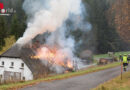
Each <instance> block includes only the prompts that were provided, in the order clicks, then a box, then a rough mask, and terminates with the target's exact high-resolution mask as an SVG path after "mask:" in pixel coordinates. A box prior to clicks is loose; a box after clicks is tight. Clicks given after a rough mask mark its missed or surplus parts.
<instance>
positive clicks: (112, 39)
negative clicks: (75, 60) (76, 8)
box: [0, 0, 130, 54]
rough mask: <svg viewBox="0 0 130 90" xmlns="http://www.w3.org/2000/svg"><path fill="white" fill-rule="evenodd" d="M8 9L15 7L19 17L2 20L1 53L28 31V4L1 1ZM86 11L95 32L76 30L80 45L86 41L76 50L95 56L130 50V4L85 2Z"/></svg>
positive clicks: (18, 0)
mask: <svg viewBox="0 0 130 90" xmlns="http://www.w3.org/2000/svg"><path fill="white" fill-rule="evenodd" d="M0 2H2V3H4V5H5V7H11V8H14V9H15V10H16V13H14V14H12V15H11V16H9V17H8V16H0V50H2V48H3V46H5V38H7V37H9V36H12V35H13V36H15V40H17V39H18V38H19V37H21V36H22V35H23V33H24V32H25V29H26V27H27V18H29V16H27V15H26V14H25V12H24V10H23V9H22V4H23V2H24V0H8V1H7V0H0ZM83 3H84V5H85V8H86V12H87V14H88V15H86V18H85V20H87V21H88V22H90V24H91V25H92V28H91V30H90V31H88V32H86V33H84V32H82V31H81V30H78V29H77V30H74V31H73V30H72V31H70V32H71V34H72V35H73V36H74V38H75V40H76V42H79V41H80V40H82V41H83V43H82V44H80V45H79V46H80V47H75V48H76V50H78V51H79V52H78V53H80V52H82V51H83V50H85V49H89V50H91V51H93V53H96V54H100V53H107V52H109V51H111V52H118V51H128V50H130V47H129V46H130V25H129V23H130V15H129V7H130V5H129V0H83Z"/></svg>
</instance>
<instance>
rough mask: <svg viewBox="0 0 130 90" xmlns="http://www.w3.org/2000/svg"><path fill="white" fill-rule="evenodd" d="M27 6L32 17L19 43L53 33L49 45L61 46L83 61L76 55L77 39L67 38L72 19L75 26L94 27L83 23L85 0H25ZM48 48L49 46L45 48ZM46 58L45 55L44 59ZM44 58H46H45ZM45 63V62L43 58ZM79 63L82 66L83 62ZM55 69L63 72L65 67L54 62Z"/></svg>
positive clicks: (73, 58) (69, 56)
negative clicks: (83, 0) (83, 1)
mask: <svg viewBox="0 0 130 90" xmlns="http://www.w3.org/2000/svg"><path fill="white" fill-rule="evenodd" d="M23 8H24V10H25V12H26V14H27V15H28V17H29V20H28V25H27V29H26V31H25V33H24V35H23V37H21V38H20V39H19V40H18V41H17V43H18V44H21V45H24V44H26V43H28V42H29V41H31V40H32V39H33V38H35V37H36V36H37V35H38V34H43V33H45V32H47V31H48V32H51V35H50V36H49V37H48V38H47V40H46V43H45V44H47V45H49V46H58V47H59V49H58V52H60V53H67V54H68V56H67V57H68V58H70V59H71V60H72V62H73V61H76V62H80V59H78V58H77V57H75V55H74V54H73V52H74V50H75V49H74V47H75V40H74V39H73V37H72V36H68V37H67V38H66V36H65V35H66V33H65V32H66V30H67V27H66V23H65V21H66V20H67V19H69V20H70V21H71V22H72V23H73V26H72V27H71V26H70V28H71V29H77V28H80V29H82V30H90V29H91V25H90V24H89V23H88V22H85V23H83V22H82V21H83V19H84V15H83V11H82V10H84V7H83V4H82V1H81V0H25V1H24V4H23ZM43 48H45V47H43ZM41 59H42V58H41ZM43 60H44V59H43ZM43 63H45V62H44V61H43ZM79 66H82V65H81V64H80V65H79ZM51 69H55V71H56V72H62V71H63V70H64V68H59V66H55V65H53V66H52V67H51Z"/></svg>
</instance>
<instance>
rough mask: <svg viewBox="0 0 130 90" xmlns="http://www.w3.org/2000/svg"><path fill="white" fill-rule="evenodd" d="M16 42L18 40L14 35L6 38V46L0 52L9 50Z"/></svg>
mask: <svg viewBox="0 0 130 90" xmlns="http://www.w3.org/2000/svg"><path fill="white" fill-rule="evenodd" d="M15 42H16V40H15V37H14V36H10V37H8V38H5V46H4V47H3V48H2V50H1V51H0V54H2V53H4V52H5V51H6V50H8V49H9V48H10V47H11V46H12V45H13V44H14V43H15Z"/></svg>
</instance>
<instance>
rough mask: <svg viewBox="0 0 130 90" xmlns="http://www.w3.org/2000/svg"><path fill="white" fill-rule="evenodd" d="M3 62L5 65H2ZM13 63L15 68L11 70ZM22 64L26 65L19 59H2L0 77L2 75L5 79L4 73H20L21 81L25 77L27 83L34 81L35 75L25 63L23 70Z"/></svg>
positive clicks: (0, 61)
mask: <svg viewBox="0 0 130 90" xmlns="http://www.w3.org/2000/svg"><path fill="white" fill-rule="evenodd" d="M2 62H4V65H2ZM11 62H14V65H13V68H10V67H11ZM22 63H24V62H23V60H22V59H19V58H6V57H0V75H2V77H4V76H3V75H4V71H10V72H18V73H21V79H23V77H25V80H26V81H27V80H33V74H32V72H31V70H30V69H29V68H28V67H27V65H26V64H25V63H24V67H23V69H21V68H22V66H21V64H22ZM2 66H3V67H2Z"/></svg>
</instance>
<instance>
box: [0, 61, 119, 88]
mask: <svg viewBox="0 0 130 90" xmlns="http://www.w3.org/2000/svg"><path fill="white" fill-rule="evenodd" d="M119 65H120V62H116V63H112V64H108V65H105V66H94V67H91V68H88V69H85V70H81V71H77V72H70V73H66V74H60V75H53V76H49V77H46V78H41V79H37V80H32V81H27V82H18V83H12V84H5V85H0V90H12V89H13V90H15V89H18V88H22V87H24V86H30V85H33V84H37V83H40V82H43V81H51V80H59V79H65V78H69V77H73V76H79V75H83V74H87V73H91V72H96V71H100V70H104V69H108V68H113V67H116V66H119Z"/></svg>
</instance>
